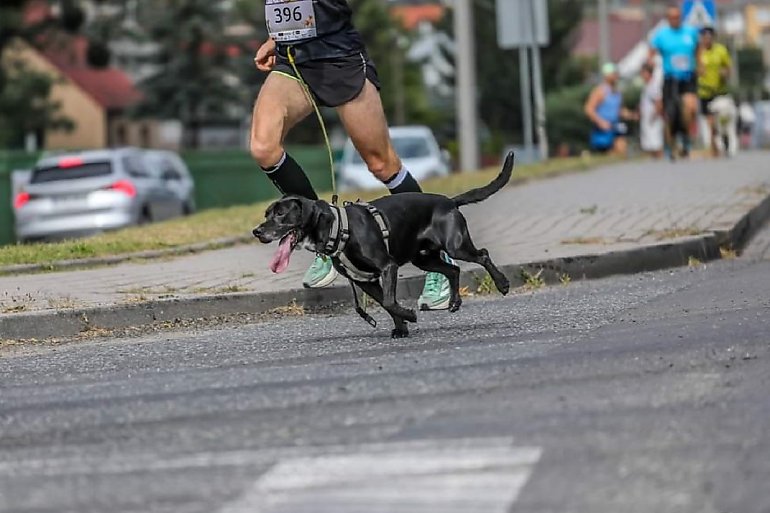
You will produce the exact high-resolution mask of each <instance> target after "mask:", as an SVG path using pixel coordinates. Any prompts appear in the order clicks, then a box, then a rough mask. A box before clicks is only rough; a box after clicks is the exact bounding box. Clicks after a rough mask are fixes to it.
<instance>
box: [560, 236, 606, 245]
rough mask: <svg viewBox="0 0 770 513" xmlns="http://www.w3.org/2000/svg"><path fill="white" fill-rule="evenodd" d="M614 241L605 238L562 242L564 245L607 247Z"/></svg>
mask: <svg viewBox="0 0 770 513" xmlns="http://www.w3.org/2000/svg"><path fill="white" fill-rule="evenodd" d="M613 242H614V241H611V240H608V239H605V238H604V237H573V238H571V239H564V240H563V241H561V243H562V244H564V245H569V244H573V245H606V244H612V243H613Z"/></svg>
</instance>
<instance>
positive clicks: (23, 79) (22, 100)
mask: <svg viewBox="0 0 770 513" xmlns="http://www.w3.org/2000/svg"><path fill="white" fill-rule="evenodd" d="M3 68H4V69H5V72H6V76H7V77H8V82H7V83H6V85H5V87H4V88H3V89H2V91H0V147H8V146H10V147H21V146H22V145H23V144H24V137H25V136H26V135H27V134H36V135H38V136H42V134H43V132H44V131H45V130H48V129H54V130H69V129H72V128H73V126H74V125H73V123H72V121H71V120H69V119H68V118H66V117H64V116H62V115H61V114H59V109H60V105H59V104H58V103H57V102H54V101H51V100H50V98H49V97H50V94H51V87H52V86H53V80H52V79H51V77H50V76H49V75H47V74H45V73H40V72H37V71H34V70H31V69H29V68H28V67H27V66H26V65H25V63H24V62H23V61H21V60H19V59H16V58H12V57H7V58H6V60H5V63H4V66H3Z"/></svg>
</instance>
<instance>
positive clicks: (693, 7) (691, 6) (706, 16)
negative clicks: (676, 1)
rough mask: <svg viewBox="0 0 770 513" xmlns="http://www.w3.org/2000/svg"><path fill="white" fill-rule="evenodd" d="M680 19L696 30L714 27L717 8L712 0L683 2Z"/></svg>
mask: <svg viewBox="0 0 770 513" xmlns="http://www.w3.org/2000/svg"><path fill="white" fill-rule="evenodd" d="M682 19H683V20H684V22H685V23H686V24H688V25H693V26H695V27H698V28H703V27H714V26H716V24H717V7H716V5H715V3H714V0H684V2H683V3H682Z"/></svg>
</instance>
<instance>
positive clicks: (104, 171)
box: [30, 162, 112, 183]
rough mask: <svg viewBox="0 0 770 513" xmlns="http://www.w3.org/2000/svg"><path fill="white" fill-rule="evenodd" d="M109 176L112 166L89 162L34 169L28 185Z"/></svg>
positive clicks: (106, 163) (105, 163)
mask: <svg viewBox="0 0 770 513" xmlns="http://www.w3.org/2000/svg"><path fill="white" fill-rule="evenodd" d="M110 174H112V165H111V164H110V163H109V162H89V163H87V164H77V165H75V164H67V165H64V166H62V165H59V166H49V167H41V168H38V169H35V170H34V171H33V172H32V178H31V179H30V183H46V182H55V181H58V180H77V179H79V178H93V177H96V176H109V175H110Z"/></svg>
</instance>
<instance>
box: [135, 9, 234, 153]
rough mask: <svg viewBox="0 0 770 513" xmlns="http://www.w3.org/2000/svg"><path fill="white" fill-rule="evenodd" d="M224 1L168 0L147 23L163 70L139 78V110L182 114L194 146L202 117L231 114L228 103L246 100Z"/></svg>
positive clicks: (218, 117) (187, 137) (188, 141)
mask: <svg viewBox="0 0 770 513" xmlns="http://www.w3.org/2000/svg"><path fill="white" fill-rule="evenodd" d="M224 7H225V2H223V1H221V0H218V1H212V0H165V1H164V2H163V3H162V4H159V5H157V8H156V13H157V14H156V16H155V17H154V18H153V21H152V23H151V25H150V26H149V27H148V32H149V35H150V37H151V38H152V39H153V40H154V41H155V42H157V43H158V44H159V45H160V51H159V52H158V54H157V56H156V57H155V58H154V60H155V62H156V63H157V64H158V65H159V70H160V71H159V72H158V73H156V74H155V75H153V76H151V77H149V78H148V79H146V80H145V81H143V82H142V83H141V84H139V86H140V88H141V89H142V91H143V92H144V94H145V99H144V101H143V102H142V106H141V108H140V112H149V113H152V114H153V115H155V116H165V117H169V118H175V119H179V120H181V121H182V123H183V124H184V127H185V143H186V146H188V147H191V148H196V147H198V145H199V144H198V143H199V130H200V127H201V124H202V123H203V121H208V120H222V119H228V117H232V116H228V112H229V109H239V108H242V107H243V101H244V100H245V99H244V98H243V96H242V94H241V91H240V89H239V81H238V79H237V77H236V76H235V74H234V64H233V63H234V60H233V59H232V58H231V56H230V55H229V53H228V51H229V49H230V46H229V44H230V41H228V39H227V38H225V37H224V36H223V34H224V32H225V11H224Z"/></svg>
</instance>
